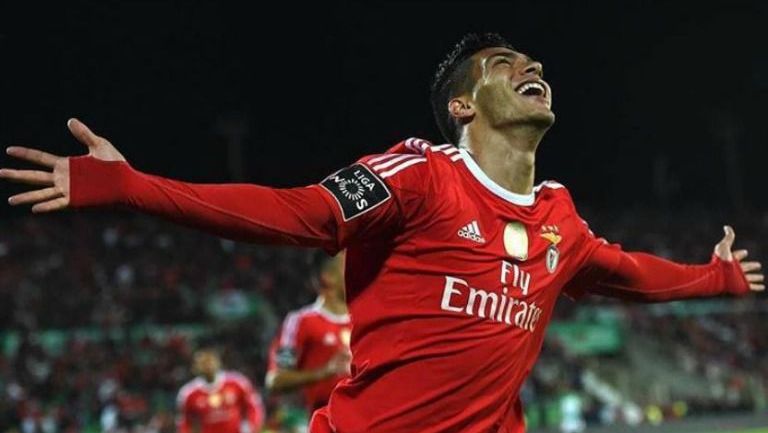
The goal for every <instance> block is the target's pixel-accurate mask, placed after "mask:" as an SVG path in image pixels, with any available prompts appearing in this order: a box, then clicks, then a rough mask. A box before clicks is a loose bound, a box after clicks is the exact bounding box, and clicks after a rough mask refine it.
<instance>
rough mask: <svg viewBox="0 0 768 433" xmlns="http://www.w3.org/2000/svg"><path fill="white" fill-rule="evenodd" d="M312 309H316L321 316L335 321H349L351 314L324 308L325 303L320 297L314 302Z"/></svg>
mask: <svg viewBox="0 0 768 433" xmlns="http://www.w3.org/2000/svg"><path fill="white" fill-rule="evenodd" d="M312 309H313V310H314V311H317V312H318V313H319V314H320V315H321V316H323V317H325V318H326V319H328V321H330V322H333V323H349V314H335V313H331V312H330V311H328V310H327V309H325V308H323V303H322V301H321V300H320V298H318V299H317V300H316V301H315V303H314V304H312Z"/></svg>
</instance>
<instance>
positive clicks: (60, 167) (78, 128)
mask: <svg viewBox="0 0 768 433" xmlns="http://www.w3.org/2000/svg"><path fill="white" fill-rule="evenodd" d="M67 127H68V128H69V131H70V132H71V133H72V135H74V136H75V138H77V140H78V141H79V142H80V143H83V144H84V145H85V146H86V147H87V148H88V156H91V157H94V158H96V159H100V160H102V161H125V157H124V156H123V155H122V154H121V153H120V152H118V151H117V149H115V147H114V146H113V145H112V143H110V142H109V141H108V140H107V139H105V138H103V137H99V136H98V135H96V134H94V133H93V132H91V130H90V129H88V127H87V126H85V124H83V122H81V121H79V120H77V119H69V121H67ZM6 152H7V153H8V155H10V156H13V157H15V158H19V159H22V160H25V161H28V162H31V163H34V164H38V165H40V166H42V167H44V169H43V170H15V169H9V168H3V169H0V178H2V179H8V180H10V181H13V182H19V183H25V184H28V185H34V186H38V187H41V188H40V189H36V190H34V191H28V192H24V193H21V194H17V195H14V196H13V197H11V198H9V199H8V203H10V204H11V205H14V206H16V205H20V204H32V212H35V213H41V212H51V211H56V210H61V209H65V208H67V206H69V201H70V190H69V157H64V156H56V155H52V154H50V153H47V152H43V151H41V150H37V149H30V148H27V147H18V146H13V147H9V148H8V149H7V150H6Z"/></svg>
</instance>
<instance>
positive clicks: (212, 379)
mask: <svg viewBox="0 0 768 433" xmlns="http://www.w3.org/2000/svg"><path fill="white" fill-rule="evenodd" d="M218 374H219V372H218V371H217V372H216V373H213V374H204V375H203V378H204V379H205V381H206V382H208V383H213V382H216V376H217V375H218Z"/></svg>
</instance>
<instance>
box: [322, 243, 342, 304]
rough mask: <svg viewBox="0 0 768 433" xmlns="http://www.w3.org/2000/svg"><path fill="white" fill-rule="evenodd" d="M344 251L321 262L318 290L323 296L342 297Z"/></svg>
mask: <svg viewBox="0 0 768 433" xmlns="http://www.w3.org/2000/svg"><path fill="white" fill-rule="evenodd" d="M345 257H346V256H345V253H344V251H342V252H340V253H339V254H337V255H336V256H335V257H333V258H331V259H329V260H328V261H327V262H326V263H324V264H323V267H322V270H321V271H320V292H321V294H323V295H325V296H332V297H334V298H336V299H341V300H343V299H344V261H345Z"/></svg>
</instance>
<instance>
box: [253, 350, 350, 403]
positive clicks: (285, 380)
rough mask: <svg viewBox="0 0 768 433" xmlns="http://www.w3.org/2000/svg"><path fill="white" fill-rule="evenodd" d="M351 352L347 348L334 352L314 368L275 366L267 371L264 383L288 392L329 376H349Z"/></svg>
mask: <svg viewBox="0 0 768 433" xmlns="http://www.w3.org/2000/svg"><path fill="white" fill-rule="evenodd" d="M351 361H352V354H351V353H350V352H349V349H346V350H342V351H340V352H338V353H336V354H335V355H334V356H333V357H332V358H331V359H330V360H329V361H328V362H327V363H326V364H325V365H323V366H322V367H319V368H314V369H305V370H299V369H296V368H281V367H280V368H277V369H275V370H274V371H269V372H267V377H266V380H265V384H266V387H267V389H269V390H270V391H272V392H275V393H282V392H289V391H294V390H297V389H300V388H302V387H304V386H307V385H311V384H313V383H317V382H320V381H323V380H325V379H328V378H331V377H340V376H349V372H350V370H349V369H350V362H351Z"/></svg>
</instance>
